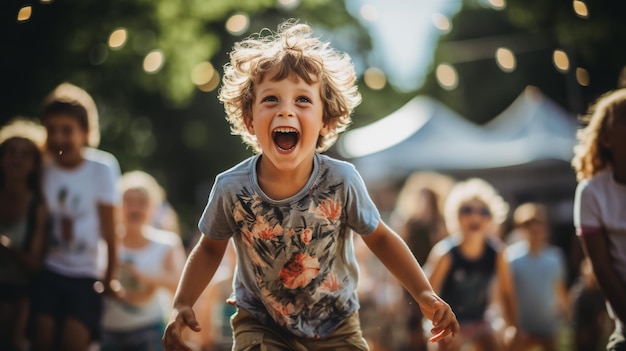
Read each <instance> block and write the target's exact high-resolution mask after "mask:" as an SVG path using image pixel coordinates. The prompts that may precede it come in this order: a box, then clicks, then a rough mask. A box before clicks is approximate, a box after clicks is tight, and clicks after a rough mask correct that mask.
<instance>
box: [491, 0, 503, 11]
mask: <svg viewBox="0 0 626 351" xmlns="http://www.w3.org/2000/svg"><path fill="white" fill-rule="evenodd" d="M488 2H489V5H490V6H491V7H493V8H494V9H496V10H504V9H505V8H506V0H488Z"/></svg>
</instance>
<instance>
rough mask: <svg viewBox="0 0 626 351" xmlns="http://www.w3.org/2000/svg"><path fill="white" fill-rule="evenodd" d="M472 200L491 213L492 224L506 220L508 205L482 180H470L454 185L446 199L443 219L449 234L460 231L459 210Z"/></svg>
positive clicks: (498, 223)
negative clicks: (485, 207) (483, 204)
mask: <svg viewBox="0 0 626 351" xmlns="http://www.w3.org/2000/svg"><path fill="white" fill-rule="evenodd" d="M472 200H479V201H482V202H484V203H485V205H486V206H487V207H488V208H489V211H490V212H491V219H492V221H493V223H494V224H496V225H500V224H502V223H504V221H505V220H506V217H507V215H508V213H509V205H508V204H507V203H506V202H505V201H504V199H503V198H502V196H500V194H498V191H497V190H496V189H495V188H494V187H493V186H492V185H491V184H489V183H488V182H487V181H485V180H483V179H479V178H471V179H468V180H465V181H462V182H458V183H457V184H456V185H454V187H453V188H452V190H450V193H449V194H448V198H447V199H446V204H445V206H444V217H445V220H446V227H448V231H449V232H450V233H456V232H458V231H459V230H460V227H459V209H460V208H461V206H462V205H463V204H464V203H466V202H469V201H472Z"/></svg>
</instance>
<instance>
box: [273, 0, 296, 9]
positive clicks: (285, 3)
mask: <svg viewBox="0 0 626 351" xmlns="http://www.w3.org/2000/svg"><path fill="white" fill-rule="evenodd" d="M298 5H300V0H278V6H280V7H282V8H284V9H287V10H292V9H295V8H296V7H298Z"/></svg>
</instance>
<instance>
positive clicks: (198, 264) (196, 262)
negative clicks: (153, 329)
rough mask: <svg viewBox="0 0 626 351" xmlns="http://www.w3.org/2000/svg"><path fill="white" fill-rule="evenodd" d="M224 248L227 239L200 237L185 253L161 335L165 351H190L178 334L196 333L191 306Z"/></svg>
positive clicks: (220, 257) (196, 324) (206, 282)
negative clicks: (186, 330)
mask: <svg viewBox="0 0 626 351" xmlns="http://www.w3.org/2000/svg"><path fill="white" fill-rule="evenodd" d="M227 246H228V240H213V239H210V238H209V237H207V236H206V235H202V236H201V238H200V240H198V243H197V244H196V246H195V247H194V248H193V249H192V250H191V252H190V253H189V258H188V259H187V263H186V264H185V267H184V268H183V274H182V277H181V278H180V282H179V283H178V288H177V289H176V294H175V295H174V303H173V305H174V306H173V309H172V315H171V317H170V321H169V323H168V325H167V328H166V330H165V333H164V335H163V346H164V347H165V350H191V349H190V348H188V347H187V346H185V342H184V340H183V337H182V331H183V329H184V328H185V327H189V328H191V329H192V330H193V331H195V332H199V331H200V324H198V321H197V320H196V316H195V313H194V312H193V309H192V307H193V305H194V303H195V302H196V300H197V299H198V297H199V296H200V294H201V293H202V291H203V290H204V289H205V288H206V286H207V285H208V284H209V282H210V281H211V279H212V278H213V275H214V274H215V271H216V270H217V268H218V266H219V265H220V262H221V261H222V257H223V256H224V252H225V251H226V247H227Z"/></svg>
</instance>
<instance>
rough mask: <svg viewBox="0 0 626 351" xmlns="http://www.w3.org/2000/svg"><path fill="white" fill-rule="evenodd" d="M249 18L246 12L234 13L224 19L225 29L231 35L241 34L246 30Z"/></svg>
mask: <svg viewBox="0 0 626 351" xmlns="http://www.w3.org/2000/svg"><path fill="white" fill-rule="evenodd" d="M249 26H250V18H248V15H246V14H236V15H232V16H230V18H229V19H228V20H227V21H226V30H227V31H228V33H230V34H232V35H241V34H243V33H245V32H246V31H247V30H248V27H249Z"/></svg>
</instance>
